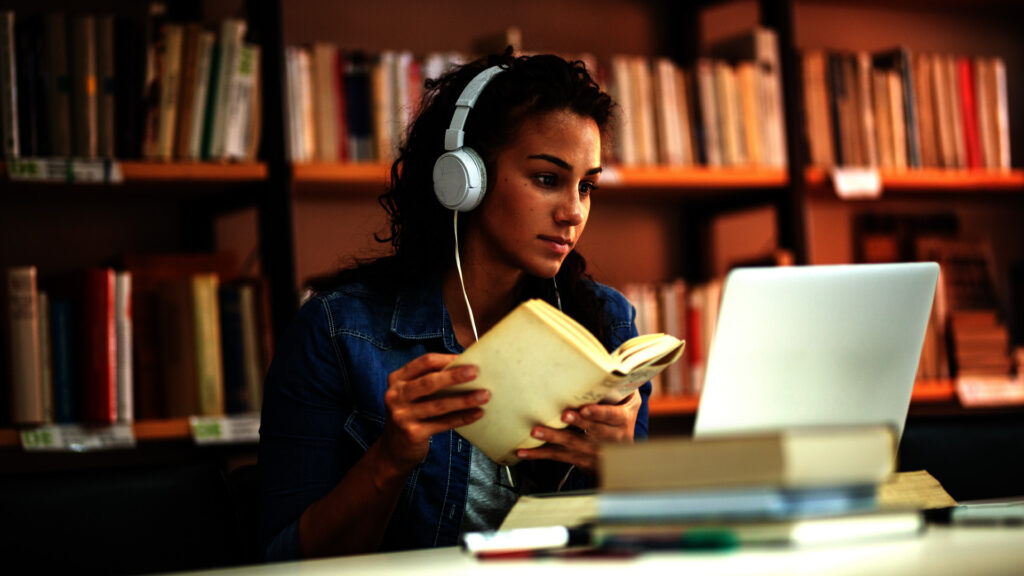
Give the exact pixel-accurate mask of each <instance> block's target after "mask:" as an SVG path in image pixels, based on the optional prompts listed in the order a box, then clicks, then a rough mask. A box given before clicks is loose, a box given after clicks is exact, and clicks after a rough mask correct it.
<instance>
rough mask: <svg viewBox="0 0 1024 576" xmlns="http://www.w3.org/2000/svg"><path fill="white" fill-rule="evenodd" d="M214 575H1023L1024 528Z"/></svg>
mask: <svg viewBox="0 0 1024 576" xmlns="http://www.w3.org/2000/svg"><path fill="white" fill-rule="evenodd" d="M208 573H209V574H214V573H215V574H220V575H229V574H239V575H241V574H247V575H248V574H252V575H264V576H266V575H274V574H302V575H308V574H325V575H326V574H329V575H331V576H339V575H349V574H360V575H362V574H371V575H372V574H401V575H404V576H408V575H409V574H426V575H430V574H437V575H445V576H450V575H452V574H472V575H475V576H479V575H490V574H509V575H512V574H514V575H516V576H523V575H524V574H527V575H528V576H542V575H546V574H557V575H558V576H566V575H572V574H581V575H582V574H585V575H587V576H599V575H603V574H607V575H614V576H626V575H627V574H628V575H633V574H637V575H641V576H654V575H658V574H670V573H671V574H678V575H712V576H714V575H724V574H729V575H732V574H736V575H740V574H742V575H751V574H780V575H793V574H797V575H799V574H807V575H821V574H824V575H846V574H867V575H871V576H878V575H881V574H919V575H922V576H938V575H950V576H953V575H956V576H965V575H970V576H978V575H988V574H1000V575H1008V574H1024V528H1020V527H1016V528H991V527H957V528H949V527H945V526H929V527H928V530H927V532H926V533H925V534H924V535H923V536H921V537H917V538H901V539H897V540H893V541H890V542H874V543H862V544H857V545H846V546H828V547H820V548H805V549H799V550H796V549H785V550H782V549H779V550H769V549H754V548H745V549H738V550H732V551H727V552H685V553H683V552H680V553H649V554H644V555H641V556H638V557H636V558H632V559H586V560H584V559H552V558H544V559H532V560H486V561H480V560H476V559H475V558H474V557H472V556H470V555H468V554H465V553H463V552H462V551H460V550H459V549H457V548H438V549H432V550H418V551H412V552H397V553H391V554H372V555H366V556H352V557H344V558H331V559H326V560H311V561H305V562H293V563H284V564H268V565H263V566H246V567H241V568H230V569H226V570H219V571H213V572H208Z"/></svg>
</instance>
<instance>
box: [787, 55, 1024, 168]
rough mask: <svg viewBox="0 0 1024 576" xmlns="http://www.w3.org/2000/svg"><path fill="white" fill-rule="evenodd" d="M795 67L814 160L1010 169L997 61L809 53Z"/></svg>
mask: <svg viewBox="0 0 1024 576" xmlns="http://www.w3.org/2000/svg"><path fill="white" fill-rule="evenodd" d="M802 68H803V92H804V109H805V115H806V122H805V126H806V131H807V134H806V136H807V143H808V151H809V155H810V163H812V164H814V165H818V166H825V167H831V166H876V167H879V168H882V169H890V170H905V169H914V168H946V169H984V170H1009V169H1010V135H1009V117H1008V103H1007V92H1006V83H1007V81H1006V65H1005V64H1004V62H1003V60H1002V59H1001V58H987V57H968V56H963V55H948V54H928V53H915V52H912V51H911V50H910V49H908V48H905V47H901V48H898V49H894V50H889V51H886V52H881V53H875V54H869V53H867V52H857V53H838V52H824V51H820V50H808V51H805V52H804V53H803V55H802Z"/></svg>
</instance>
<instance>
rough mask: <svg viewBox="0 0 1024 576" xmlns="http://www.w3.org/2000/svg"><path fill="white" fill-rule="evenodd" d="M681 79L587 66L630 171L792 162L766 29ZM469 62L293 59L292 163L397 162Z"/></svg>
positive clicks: (327, 48) (328, 49)
mask: <svg viewBox="0 0 1024 576" xmlns="http://www.w3.org/2000/svg"><path fill="white" fill-rule="evenodd" d="M714 54H716V56H715V58H713V59H712V58H707V59H701V60H700V61H698V62H697V64H696V66H695V69H694V70H684V69H683V68H682V67H680V66H679V65H677V64H676V63H674V62H672V61H671V60H669V59H667V58H658V59H654V60H650V59H646V58H642V57H634V56H626V55H619V56H614V57H612V58H611V59H610V60H609V61H607V62H598V61H596V60H595V59H594V58H593V57H592V56H590V55H587V54H582V55H573V56H571V57H573V58H579V59H581V60H583V61H584V62H586V63H587V65H588V68H589V69H591V70H592V72H593V73H594V75H595V76H596V78H597V79H598V81H599V82H600V83H601V84H602V85H604V86H606V87H608V89H609V91H610V92H611V93H612V94H613V95H614V97H615V98H616V100H617V101H618V103H619V104H620V107H621V108H620V110H621V114H622V122H621V125H620V126H619V130H617V131H616V133H615V141H614V145H613V146H612V147H611V148H610V150H611V151H612V154H613V155H614V157H613V158H612V160H613V161H616V162H618V163H620V164H624V165H657V164H660V165H671V166H690V165H708V166H743V165H751V166H769V167H783V166H785V163H786V160H785V158H786V154H785V128H784V119H783V113H782V102H783V100H782V91H781V79H780V68H779V66H780V64H779V58H778V40H777V38H776V35H775V33H774V32H772V31H771V30H768V29H764V28H758V29H755V30H754V31H752V32H751V33H749V34H745V35H743V36H742V37H739V38H736V39H733V40H729V41H726V42H722V43H720V44H718V45H716V47H715V50H714ZM466 59H467V56H465V55H462V54H458V53H432V54H428V55H426V56H425V57H423V58H418V57H417V56H415V55H414V54H412V53H411V52H408V51H390V50H388V51H383V52H380V53H377V54H367V53H361V52H342V51H340V50H339V49H338V47H337V46H336V45H335V44H332V43H328V42H319V43H315V44H313V45H312V46H289V47H288V48H287V49H286V68H287V74H286V76H287V95H288V98H287V100H288V138H289V142H288V151H289V157H290V158H291V160H292V161H293V162H329V163H330V162H346V161H350V162H360V161H386V160H389V159H391V158H393V157H394V154H395V150H396V147H397V145H398V144H399V142H400V141H401V138H402V137H403V135H404V133H405V130H406V127H407V126H408V123H409V120H410V118H412V117H413V116H414V115H415V113H416V111H417V107H418V105H419V101H420V98H421V95H422V89H423V83H424V81H425V80H426V79H429V78H435V77H437V76H439V75H441V74H443V73H444V72H445V71H446V70H447V69H448V68H449V67H450V66H452V65H453V64H457V63H460V62H463V61H465V60H466Z"/></svg>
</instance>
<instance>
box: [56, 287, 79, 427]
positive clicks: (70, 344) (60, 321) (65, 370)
mask: <svg viewBox="0 0 1024 576" xmlns="http://www.w3.org/2000/svg"><path fill="white" fill-rule="evenodd" d="M50 322H51V329H50V343H51V358H52V361H53V407H54V421H56V422H59V423H70V422H74V421H76V420H77V419H78V410H77V404H78V399H77V394H76V391H77V390H78V382H79V380H78V365H77V362H76V361H75V346H76V342H78V339H77V338H76V337H75V336H76V334H77V332H76V328H77V326H76V323H75V319H74V306H73V304H72V303H71V301H70V300H66V299H61V298H52V299H51V300H50Z"/></svg>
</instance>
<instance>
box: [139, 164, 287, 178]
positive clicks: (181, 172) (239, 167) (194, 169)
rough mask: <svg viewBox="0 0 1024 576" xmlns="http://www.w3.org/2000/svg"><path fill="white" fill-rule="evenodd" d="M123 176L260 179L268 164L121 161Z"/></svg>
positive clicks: (263, 176) (264, 174)
mask: <svg viewBox="0 0 1024 576" xmlns="http://www.w3.org/2000/svg"><path fill="white" fill-rule="evenodd" d="M121 172H122V174H124V179H125V180H128V181H130V180H136V181H157V180H163V181H201V182H218V181H233V182H241V181H259V180H265V179H266V178H267V165H266V164H264V163H261V162H251V163H244V164H228V163H223V164H221V163H207V162H141V161H139V162H137V161H126V162H121Z"/></svg>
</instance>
